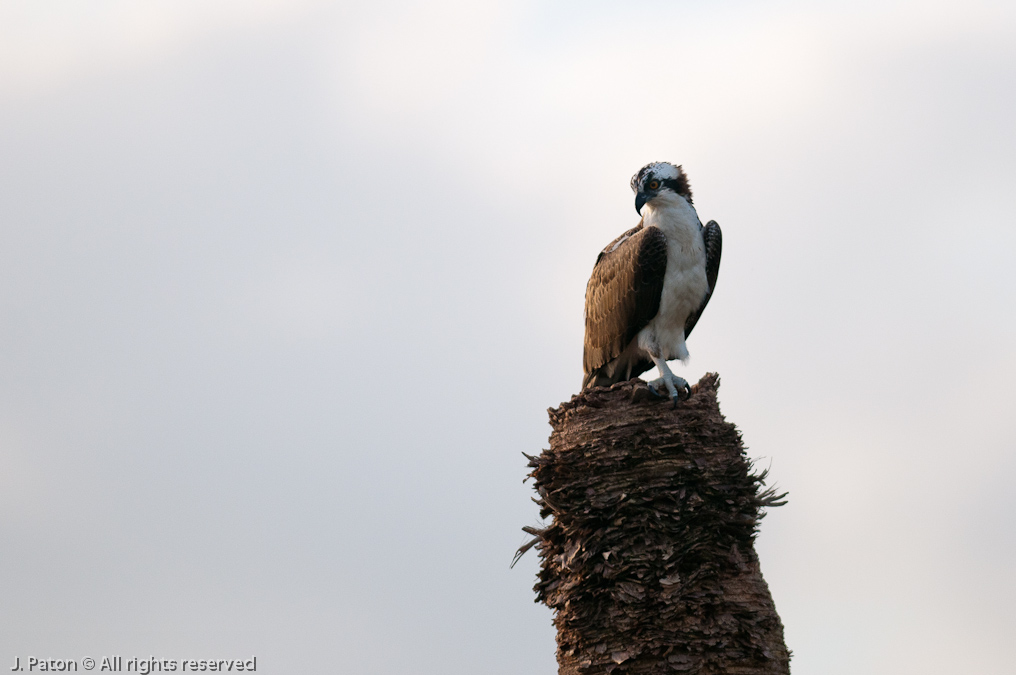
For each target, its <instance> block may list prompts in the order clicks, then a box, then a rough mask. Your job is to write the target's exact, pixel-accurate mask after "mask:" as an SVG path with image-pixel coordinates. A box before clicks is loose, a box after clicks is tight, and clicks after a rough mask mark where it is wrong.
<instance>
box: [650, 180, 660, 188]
mask: <svg viewBox="0 0 1016 675" xmlns="http://www.w3.org/2000/svg"><path fill="white" fill-rule="evenodd" d="M658 187H660V181H658V180H651V181H649V189H650V190H655V189H656V188H658Z"/></svg>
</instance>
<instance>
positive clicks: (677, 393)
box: [649, 355, 691, 408]
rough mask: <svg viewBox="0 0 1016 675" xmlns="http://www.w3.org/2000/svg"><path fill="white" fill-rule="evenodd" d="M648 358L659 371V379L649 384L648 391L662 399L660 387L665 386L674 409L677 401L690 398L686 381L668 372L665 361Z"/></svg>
mask: <svg viewBox="0 0 1016 675" xmlns="http://www.w3.org/2000/svg"><path fill="white" fill-rule="evenodd" d="M650 356H651V357H652V359H653V363H655V364H656V367H657V368H658V369H659V371H660V377H658V378H657V379H655V380H653V381H652V382H650V383H649V390H650V391H652V392H653V393H654V394H656V395H657V396H660V397H661V398H662V396H663V395H662V394H661V393H660V386H661V385H662V386H665V387H666V388H667V393H668V394H670V400H671V401H673V402H674V407H675V408H676V407H677V402H678V401H681V400H684V399H687V398H688V397H690V396H691V387H690V386H689V385H688V381H687V380H685V379H684V378H683V377H678V376H677V375H675V374H674V373H672V372H671V371H670V366H668V365H667V362H666V361H664V360H663V359H662V358H660V357H658V356H652V355H650Z"/></svg>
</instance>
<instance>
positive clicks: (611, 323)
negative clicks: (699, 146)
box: [582, 162, 723, 407]
mask: <svg viewBox="0 0 1016 675" xmlns="http://www.w3.org/2000/svg"><path fill="white" fill-rule="evenodd" d="M631 189H632V191H633V192H634V193H635V211H636V212H637V213H638V214H639V216H641V220H640V221H639V224H638V225H636V226H635V227H633V228H632V229H630V230H628V231H627V232H625V233H624V234H622V235H621V236H619V237H618V238H616V239H614V241H612V242H610V243H609V244H607V246H606V247H605V248H604V249H603V250H602V251H601V252H600V254H599V256H597V258H596V263H595V265H594V266H593V272H592V275H591V276H590V278H589V283H588V284H587V285H586V305H585V321H586V333H585V340H584V345H583V353H582V367H583V371H584V377H583V379H582V389H583V390H585V389H587V388H590V387H605V386H610V385H612V384H614V383H616V382H622V381H625V380H629V379H631V378H633V377H637V376H638V375H640V374H642V373H644V372H645V371H647V370H650V369H651V368H652V367H653V366H654V365H655V366H656V368H657V369H658V370H659V374H660V377H659V378H657V379H655V380H653V381H652V382H650V383H649V389H650V391H652V393H653V394H654V395H656V396H658V397H660V398H663V397H664V396H669V397H670V398H671V400H672V401H673V405H674V406H675V407H676V406H677V404H678V401H679V400H685V399H687V398H689V397H690V396H691V387H690V386H689V385H688V382H687V380H685V379H684V378H682V377H678V376H677V375H675V374H674V373H673V372H672V371H671V370H670V367H669V366H668V365H667V361H670V360H672V359H680V360H681V361H682V362H685V363H686V362H687V360H688V348H687V345H686V344H685V341H686V340H687V339H688V336H689V335H691V331H692V329H693V328H695V325H696V324H697V323H698V320H699V317H700V316H702V311H703V310H704V309H705V308H706V305H707V304H709V299H710V298H711V297H712V295H713V289H714V288H716V277H717V275H718V274H719V271H720V253H721V250H722V245H723V236H722V233H721V232H720V226H719V225H718V224H717V223H716V221H714V220H711V221H709V222H708V223H707V224H706V225H704V226H703V225H702V221H701V220H699V217H698V213H697V212H696V211H695V207H694V205H693V203H692V195H691V186H690V184H689V182H688V177H687V175H686V174H685V172H684V170H683V169H682V167H681V166H677V165H674V164H671V163H670V162H653V163H651V164H647V165H645V166H644V167H642V168H641V169H639V171H638V173H636V174H635V175H634V176H632V179H631Z"/></svg>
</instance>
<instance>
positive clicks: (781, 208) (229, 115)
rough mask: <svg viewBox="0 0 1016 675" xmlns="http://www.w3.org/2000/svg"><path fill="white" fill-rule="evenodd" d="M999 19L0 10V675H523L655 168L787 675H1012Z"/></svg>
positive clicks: (915, 8) (490, 8) (1009, 358)
mask: <svg viewBox="0 0 1016 675" xmlns="http://www.w3.org/2000/svg"><path fill="white" fill-rule="evenodd" d="M1014 120H1016V5H1014V4H1013V3H1011V2H1002V1H1001V0H999V1H998V2H978V1H976V0H964V1H963V2H959V1H958V0H956V1H935V0H931V1H927V0H926V1H923V2H886V1H885V0H879V1H878V2H875V1H863V0H862V1H860V2H859V1H857V0H852V1H851V2H846V1H844V2H827V3H814V2H803V1H802V2H795V1H785V2H747V1H744V2H739V1H729V2H726V1H712V2H708V3H707V2H694V3H693V2H674V1H671V2H627V3H605V2H501V3H499V2H484V3H469V2H374V3H370V4H369V5H368V4H366V3H361V4H341V3H339V4H327V3H324V4H323V3H318V2H299V1H294V0H257V1H254V2H252V1H251V0H244V1H242V2H241V1H240V0H229V1H220V2H214V3H210V2H207V1H206V0H202V1H197V0H194V1H182V0H158V1H155V0H153V1H152V2H146V3H136V2H128V1H126V0H123V1H120V0H103V1H98V0H93V1H91V2H88V3H80V2H70V1H63V2H49V3H40V2H37V1H28V0H23V1H19V2H12V1H8V0H3V1H0V186H2V189H0V367H2V369H3V370H2V376H0V598H2V599H3V600H2V604H3V612H2V613H0V667H5V668H9V667H10V666H11V665H13V659H14V657H15V656H21V658H22V659H25V658H27V657H28V656H30V655H35V656H40V657H41V656H49V657H62V658H75V659H81V658H83V657H84V656H92V657H93V658H100V657H101V656H104V655H113V654H119V655H122V656H124V657H125V658H129V657H133V656H141V657H147V656H151V655H154V656H155V657H156V658H176V659H181V658H237V657H249V656H250V655H257V657H258V666H259V670H263V671H264V672H269V673H298V672H307V673H310V672H336V673H357V674H364V675H371V674H392V675H404V674H407V673H411V674H414V675H416V674H420V675H431V674H433V675H438V674H440V675H459V674H462V675H465V674H475V673H491V674H504V675H509V674H511V675H515V674H517V673H523V672H525V673H533V674H543V675H551V674H552V673H555V672H556V662H555V658H554V648H555V645H554V630H553V627H552V625H551V614H550V612H549V610H547V609H546V608H545V607H543V606H541V605H536V604H534V603H533V597H534V594H533V592H532V585H533V582H534V580H535V579H534V577H535V572H536V569H537V563H538V558H537V556H536V555H535V554H534V553H530V554H528V555H527V556H526V557H524V558H523V560H522V562H521V563H520V564H519V565H517V566H516V567H515V569H512V570H509V568H508V564H509V562H510V561H511V558H512V554H513V553H514V550H515V548H516V547H517V546H518V545H519V544H521V543H523V542H524V541H525V540H526V539H527V536H526V535H524V534H523V533H522V532H521V531H520V529H519V528H520V527H521V526H523V525H535V524H537V523H538V522H539V519H538V513H537V507H536V506H535V505H534V504H533V503H532V502H531V501H530V496H531V495H532V490H531V486H530V485H524V484H523V483H522V479H523V477H524V476H525V474H526V460H525V459H524V458H523V457H522V454H521V453H522V452H527V453H530V454H533V453H537V452H539V450H540V449H541V448H543V447H545V446H546V443H547V436H548V434H549V432H550V428H549V425H548V424H547V418H546V412H545V411H546V408H547V407H549V406H556V405H557V404H559V403H560V402H561V401H564V400H567V399H568V398H569V397H570V396H571V395H572V394H574V393H576V391H577V389H578V387H579V384H580V381H581V375H582V373H581V343H582V331H583V319H582V305H583V292H584V288H585V284H586V280H587V279H588V276H589V272H590V270H591V267H592V264H593V261H594V260H595V257H596V254H597V252H598V251H599V249H600V248H601V247H602V246H603V245H604V244H606V243H607V242H609V241H610V240H611V239H613V238H614V237H615V236H616V235H617V234H619V233H620V232H622V231H624V230H625V229H627V228H629V227H631V226H633V225H634V224H635V223H636V221H637V216H636V213H635V210H634V204H633V195H632V194H631V192H630V190H629V188H628V180H629V178H630V177H631V175H632V174H633V173H634V172H635V171H637V170H638V169H639V167H641V166H642V165H644V164H646V163H647V162H650V161H656V160H668V161H672V162H675V163H679V164H683V165H684V168H685V170H686V171H687V173H688V176H689V178H690V180H691V184H692V189H693V190H694V194H695V204H696V206H697V208H698V212H699V214H700V216H701V217H702V219H703V220H706V219H716V220H717V221H719V223H720V225H721V226H722V228H723V232H724V252H723V255H724V257H723V264H722V266H721V270H720V275H719V281H718V285H717V289H716V293H715V294H714V295H713V298H712V301H711V302H710V305H709V309H708V311H706V312H705V314H704V315H703V318H702V320H701V321H700V323H699V324H698V327H697V328H696V330H695V333H694V335H693V336H692V338H691V339H690V341H689V345H688V346H689V349H690V351H691V355H692V358H691V361H690V363H689V364H688V366H687V367H683V366H680V364H678V368H677V369H676V372H677V373H678V374H680V375H683V376H685V377H686V378H688V379H689V380H691V381H695V380H697V379H698V378H699V377H700V376H701V375H702V374H703V373H705V372H708V371H717V372H719V373H720V375H721V377H722V388H721V390H720V400H721V405H722V408H723V411H724V413H725V414H726V415H727V417H728V419H730V420H731V421H733V422H734V423H736V424H737V425H738V426H739V427H740V428H741V430H742V431H743V433H744V438H745V441H746V443H747V445H748V446H749V452H750V454H751V456H752V457H753V458H756V459H757V461H758V464H759V465H760V466H763V467H766V466H768V467H771V469H770V471H771V474H770V475H771V476H772V479H773V480H774V482H775V483H776V484H777V485H778V486H779V487H780V488H782V489H785V490H789V492H790V502H789V504H788V505H787V506H785V507H782V508H780V509H776V510H773V511H772V512H771V513H770V514H769V515H768V516H767V517H766V519H765V520H764V521H763V524H762V530H761V535H760V537H759V539H758V543H757V549H758V552H759V555H760V558H761V562H762V569H763V572H764V574H765V576H766V579H767V580H768V582H769V584H770V587H771V590H772V593H773V596H774V599H775V602H776V607H777V609H778V611H779V613H780V615H781V616H782V618H783V622H784V624H785V626H786V638H787V643H788V646H789V647H790V648H791V649H792V650H793V652H794V659H793V662H792V665H793V668H794V673H795V675H805V674H809V673H814V674H822V675H839V674H843V675H847V674H850V675H854V674H856V673H868V674H871V675H900V674H908V673H914V674H918V673H919V674H921V675H935V674H942V675H956V674H957V673H978V674H979V675H994V674H999V675H1001V674H1008V673H1011V672H1012V639H1013V636H1014V635H1016V614H1014V612H1013V606H1014V603H1016V576H1014V575H1013V560H1014V558H1016V489H1014V487H1013V481H1012V476H1013V475H1014V472H1016V440H1014V436H1013V431H1012V429H1013V422H1012V420H1013V414H1014V413H1013V409H1014V404H1016V395H1014V394H1013V381H1014V379H1016V356H1014V355H1013V346H1014V344H1016V312H1014V308H1016V227H1014V217H1013V214H1014V213H1016V188H1014V184H1016V123H1014Z"/></svg>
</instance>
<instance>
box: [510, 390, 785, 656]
mask: <svg viewBox="0 0 1016 675" xmlns="http://www.w3.org/2000/svg"><path fill="white" fill-rule="evenodd" d="M718 383H719V379H718V377H717V376H716V375H715V374H708V375H706V376H705V377H703V378H702V380H701V381H700V382H699V383H698V384H697V385H695V387H693V389H692V392H693V393H692V397H691V398H690V399H689V400H687V401H684V402H682V403H680V404H679V405H678V407H677V409H673V408H672V407H671V404H670V401H658V400H654V399H652V398H651V396H650V394H649V392H648V390H647V389H646V387H645V385H644V384H643V383H641V382H640V381H637V380H632V381H629V382H623V383H619V384H616V385H613V386H612V387H609V388H596V389H591V390H586V391H585V392H583V393H582V394H580V395H578V396H575V397H573V398H572V400H571V401H569V402H567V403H564V404H562V405H561V406H560V407H559V408H557V409H556V410H554V409H551V410H550V411H549V412H550V422H551V425H552V426H553V433H552V434H551V437H550V449H549V450H545V451H544V452H543V453H542V454H541V455H540V456H539V457H530V458H529V459H530V464H529V465H530V467H532V473H531V474H530V476H531V477H532V478H533V479H534V480H535V482H536V490H537V492H538V493H539V495H540V499H539V500H537V503H538V504H539V505H540V507H541V515H542V516H543V517H544V518H546V517H547V516H553V521H552V523H551V524H550V525H549V526H548V527H547V528H546V529H543V530H537V529H534V528H523V529H525V530H526V531H527V532H530V533H532V534H534V535H537V538H536V539H534V540H533V541H532V542H530V544H528V545H526V546H524V547H523V548H522V549H520V551H519V555H521V554H522V553H524V552H525V549H527V548H529V547H530V546H532V545H534V544H535V545H536V546H537V548H538V550H539V552H540V557H541V559H542V568H541V571H540V574H539V581H538V582H537V584H536V586H535V589H534V590H536V593H537V600H538V601H540V602H544V603H546V604H547V606H549V607H550V608H552V609H553V610H554V611H555V618H554V623H555V625H556V626H557V631H558V633H557V643H558V651H557V659H558V665H559V670H558V672H559V673H560V674H561V675H573V674H579V673H581V674H582V675H591V674H595V673H616V674H620V673H668V672H677V673H702V674H713V673H716V674H719V673H724V674H739V675H756V674H762V673H765V674H767V675H768V674H775V673H789V672H790V666H789V661H790V654H789V652H788V651H787V648H786V645H785V644H784V641H783V625H782V623H781V622H780V618H779V616H778V615H777V614H776V608H775V607H774V605H773V601H772V597H771V596H770V594H769V588H768V586H767V585H766V583H765V581H764V580H763V579H762V573H761V570H760V569H759V562H758V557H757V556H756V555H755V549H754V545H753V542H754V538H755V534H756V532H757V528H758V521H759V519H760V518H761V517H762V514H761V513H760V509H761V508H763V507H766V506H778V505H780V504H782V503H783V502H782V501H780V499H782V497H783V496H784V495H775V494H774V493H773V491H772V490H771V489H769V490H764V489H762V486H763V485H764V478H765V472H762V473H761V474H753V473H752V472H751V467H750V463H749V461H748V460H747V458H746V456H745V453H744V446H743V444H742V442H741V437H740V434H739V432H738V431H737V429H736V428H735V427H734V425H732V424H730V423H728V422H727V421H726V420H725V419H724V418H723V416H722V415H721V414H720V410H719V406H718V405H717V401H716V388H717V386H718Z"/></svg>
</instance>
